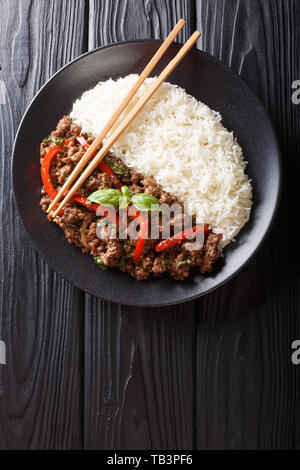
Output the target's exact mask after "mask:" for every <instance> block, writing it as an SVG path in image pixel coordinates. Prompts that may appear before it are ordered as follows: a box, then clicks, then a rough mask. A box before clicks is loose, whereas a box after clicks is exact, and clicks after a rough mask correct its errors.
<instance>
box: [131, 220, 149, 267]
mask: <svg viewBox="0 0 300 470" xmlns="http://www.w3.org/2000/svg"><path fill="white" fill-rule="evenodd" d="M137 217H139V218H140V236H139V239H138V242H137V245H136V247H135V250H134V253H133V258H132V261H133V262H134V263H137V262H138V260H139V259H140V257H141V255H142V253H143V249H144V246H145V241H146V240H147V237H148V228H149V227H148V225H149V224H148V218H147V217H145V216H144V215H143V214H141V213H140V212H138V213H137V215H136V217H135V218H137Z"/></svg>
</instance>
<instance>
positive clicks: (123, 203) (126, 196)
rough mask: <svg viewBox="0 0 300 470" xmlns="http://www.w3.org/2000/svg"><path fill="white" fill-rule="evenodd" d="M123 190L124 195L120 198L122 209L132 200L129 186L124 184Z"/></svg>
mask: <svg viewBox="0 0 300 470" xmlns="http://www.w3.org/2000/svg"><path fill="white" fill-rule="evenodd" d="M121 191H122V194H123V197H122V199H121V200H120V209H126V207H128V206H129V202H130V191H129V189H128V188H127V186H122V188H121Z"/></svg>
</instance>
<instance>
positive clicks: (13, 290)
mask: <svg viewBox="0 0 300 470" xmlns="http://www.w3.org/2000/svg"><path fill="white" fill-rule="evenodd" d="M0 7H1V11H2V12H5V15H3V18H2V21H1V22H0V44H1V48H0V81H1V82H0V136H1V137H0V139H1V148H0V157H1V158H0V200H1V207H0V222H1V223H0V270H1V271H0V280H1V285H0V339H1V340H4V341H5V342H6V353H7V365H6V366H3V365H0V449H54V448H55V449H80V448H82V447H84V448H86V449H145V448H148V449H164V450H167V449H191V448H193V447H197V448H199V449H247V448H251V449H296V448H298V449H300V418H299V417H300V369H299V367H298V368H297V367H295V366H292V365H291V360H290V357H291V352H292V351H291V344H292V342H293V341H294V340H295V339H299V338H300V321H299V319H300V312H299V287H300V276H299V261H298V257H297V254H296V250H295V248H294V247H295V246H297V242H298V240H297V231H295V233H292V232H291V229H290V221H291V220H292V216H294V215H295V213H296V214H297V213H298V198H297V194H298V181H297V179H296V178H297V175H298V174H299V169H300V168H299V166H300V165H299V155H300V152H299V150H300V140H299V125H300V106H295V105H293V104H292V101H291V93H292V88H291V85H292V82H293V81H294V80H299V79H300V56H299V45H300V29H299V27H298V25H299V21H300V2H299V0H72V1H70V0H0ZM181 16H182V17H184V18H185V19H186V20H187V26H186V27H185V29H184V32H183V33H182V34H181V36H179V40H180V41H181V42H183V40H184V39H185V38H186V37H187V36H188V35H190V34H191V32H192V31H193V30H194V29H195V27H196V24H197V27H198V29H200V30H201V31H202V33H203V36H202V38H201V40H200V41H199V47H200V48H203V49H204V50H206V51H208V52H209V53H211V54H213V55H215V56H216V57H217V58H219V59H221V60H223V61H224V62H225V63H227V64H228V65H229V66H230V67H232V68H233V70H235V71H236V72H237V73H239V74H240V75H241V76H242V77H243V79H244V80H246V81H247V82H248V84H249V85H250V86H251V87H252V89H253V90H254V91H255V93H257V95H258V96H259V97H260V98H261V100H262V101H263V103H264V104H265V106H266V108H267V109H268V111H269V113H270V115H271V117H272V120H273V122H274V125H275V127H276V129H277V131H278V134H279V136H280V140H281V144H282V149H283V169H284V186H283V199H282V204H281V208H280V211H279V214H278V219H277V221H276V224H275V226H274V228H273V230H272V233H271V236H270V237H269V239H268V241H267V243H266V244H265V246H264V248H263V250H261V251H260V252H259V253H258V255H257V256H256V257H255V259H254V260H253V261H252V262H251V263H250V264H249V265H248V266H247V268H246V269H244V270H243V272H241V273H240V274H239V276H237V277H236V278H235V279H234V280H232V281H231V282H230V283H229V284H227V285H226V286H224V287H223V288H221V289H219V290H218V291H217V292H214V293H212V294H210V295H208V296H207V297H205V298H203V299H200V300H198V301H196V302H193V303H190V304H186V305H183V306H179V307H170V308H166V309H152V310H143V309H140V310H139V309H134V308H126V307H120V306H116V305H113V304H108V303H106V302H102V301H100V300H97V299H95V298H92V297H91V296H88V295H84V294H83V293H81V292H80V291H78V290H77V289H75V288H74V287H72V286H71V285H69V284H68V283H67V282H65V281H63V280H62V279H61V278H60V276H58V275H56V274H55V273H53V272H52V270H51V269H50V268H49V267H48V266H46V265H45V263H44V262H43V261H42V260H41V259H40V258H39V257H38V256H37V255H36V253H35V251H34V249H33V248H32V247H31V245H30V243H29V240H28V238H27V236H26V234H25V233H24V230H23V227H22V225H21V223H20V221H19V218H18V214H17V212H16V208H15V206H14V203H13V199H12V188H11V183H10V164H11V157H10V155H11V149H12V143H13V138H14V135H15V133H16V130H17V126H18V123H19V121H20V119H21V117H22V114H23V112H24V110H25V108H26V106H27V105H28V103H29V102H30V100H31V98H32V97H33V95H34V94H35V92H36V91H37V90H38V89H39V88H40V86H41V85H42V84H43V83H44V82H45V81H46V80H47V78H48V77H50V76H51V75H52V74H53V73H54V72H56V70H57V69H59V68H60V67H61V66H62V65H64V64H65V63H67V62H68V61H69V60H71V59H72V58H74V57H76V56H78V55H80V54H81V53H82V52H84V51H85V50H86V49H87V48H89V49H92V48H94V47H97V46H101V45H105V44H108V43H112V42H115V41H122V40H132V39H139V38H150V37H151V38H164V37H165V36H166V34H167V32H168V31H169V30H170V29H171V28H172V26H174V24H175V23H176V21H177V20H178V19H179V17H181ZM196 20H197V21H196ZM297 170H298V171H297ZM83 314H84V316H83Z"/></svg>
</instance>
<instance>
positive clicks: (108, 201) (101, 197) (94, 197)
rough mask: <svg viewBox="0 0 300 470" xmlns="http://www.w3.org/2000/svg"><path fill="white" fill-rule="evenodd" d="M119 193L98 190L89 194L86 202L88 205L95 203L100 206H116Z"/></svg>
mask: <svg viewBox="0 0 300 470" xmlns="http://www.w3.org/2000/svg"><path fill="white" fill-rule="evenodd" d="M120 196H121V193H120V191H118V190H117V189H99V190H98V191H95V192H94V193H93V194H91V195H90V196H89V197H88V199H87V201H88V203H90V204H91V203H93V202H95V203H96V204H101V205H102V206H118V205H119V199H120Z"/></svg>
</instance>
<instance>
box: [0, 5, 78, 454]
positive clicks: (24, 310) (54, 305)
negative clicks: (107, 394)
mask: <svg viewBox="0 0 300 470" xmlns="http://www.w3.org/2000/svg"><path fill="white" fill-rule="evenodd" d="M0 9H1V11H2V12H4V11H5V15H4V16H3V18H2V20H1V22H0V44H1V50H0V64H1V67H0V80H2V81H3V83H4V86H5V100H2V101H1V103H3V102H4V101H5V104H0V126H1V127H0V132H1V149H0V155H1V173H0V180H1V185H0V191H1V193H0V194H1V209H0V269H1V273H0V279H1V285H0V338H1V339H2V340H4V341H5V343H6V353H7V365H6V366H1V367H0V448H1V449H45V448H46V449H52V448H56V449H68V448H73V449H78V448H81V447H82V418H83V416H82V413H83V410H82V349H83V345H82V335H81V332H82V330H83V328H82V312H83V295H82V293H80V292H79V291H78V290H77V289H75V288H74V287H72V286H71V285H70V284H68V283H67V282H65V281H63V280H62V279H61V278H60V277H59V276H58V275H56V274H55V273H53V272H52V270H51V269H50V268H49V267H48V266H46V265H45V263H44V262H43V261H42V260H41V259H40V258H39V257H38V256H37V254H36V253H35V251H34V249H33V248H32V247H31V245H30V243H29V240H28V238H27V236H26V234H25V233H24V229H23V227H22V225H21V222H20V219H19V216H18V214H17V211H16V208H15V205H14V202H13V199H12V188H11V175H10V166H11V151H12V144H13V139H14V136H15V134H16V130H17V127H18V124H19V122H20V119H21V117H22V114H23V113H24V111H25V109H26V106H27V105H28V104H29V102H30V100H31V99H32V98H33V96H34V94H35V93H36V91H37V90H38V89H39V88H40V86H41V85H42V84H43V83H44V82H45V80H46V79H48V78H49V77H50V76H51V75H52V74H53V73H54V72H55V71H56V70H57V69H58V68H60V67H61V66H62V65H64V64H65V63H66V62H68V61H70V60H71V59H72V58H73V57H75V56H77V55H79V54H80V53H81V52H82V51H83V50H84V47H85V42H86V39H85V37H86V33H85V29H84V21H83V19H84V14H85V3H84V2H83V1H81V0H75V1H74V0H73V1H72V2H69V1H68V0H63V1H59V2H57V1H53V0H52V1H48V0H39V1H29V0H22V1H17V0H9V1H8V2H7V1H3V0H1V1H0ZM37 158H38V156H37Z"/></svg>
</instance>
